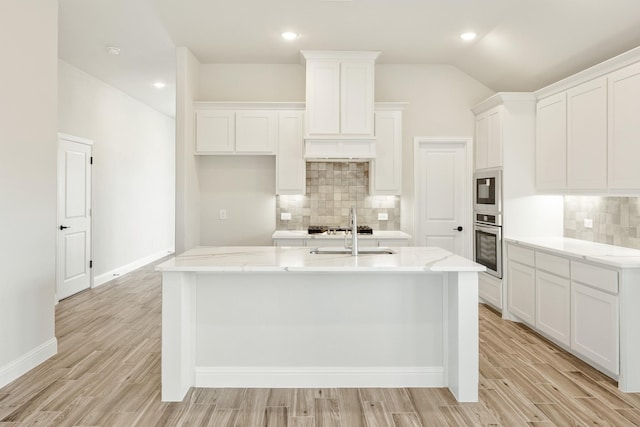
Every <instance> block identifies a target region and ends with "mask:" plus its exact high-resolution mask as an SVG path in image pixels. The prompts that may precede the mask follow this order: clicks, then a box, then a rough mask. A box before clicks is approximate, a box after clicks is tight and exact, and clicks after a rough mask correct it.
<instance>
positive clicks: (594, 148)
mask: <svg viewBox="0 0 640 427" xmlns="http://www.w3.org/2000/svg"><path fill="white" fill-rule="evenodd" d="M567 112H568V116H567V119H568V120H567V187H569V188H571V189H598V188H606V187H607V79H606V77H602V78H599V79H595V80H592V81H589V82H587V83H584V84H581V85H580V86H577V87H575V88H573V89H570V90H569V91H567Z"/></svg>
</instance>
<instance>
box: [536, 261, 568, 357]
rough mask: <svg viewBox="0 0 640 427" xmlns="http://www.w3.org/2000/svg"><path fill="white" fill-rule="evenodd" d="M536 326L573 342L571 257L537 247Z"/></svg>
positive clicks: (560, 341)
mask: <svg viewBox="0 0 640 427" xmlns="http://www.w3.org/2000/svg"><path fill="white" fill-rule="evenodd" d="M536 329H538V330H539V331H541V332H543V333H545V334H546V335H548V336H549V337H551V338H553V339H555V340H556V341H557V342H559V343H561V344H563V345H565V346H566V347H569V345H570V344H571V282H570V280H569V260H568V259H566V258H562V257H558V256H555V255H549V254H546V253H544V252H537V251H536Z"/></svg>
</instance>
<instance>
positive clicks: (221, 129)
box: [195, 109, 277, 154]
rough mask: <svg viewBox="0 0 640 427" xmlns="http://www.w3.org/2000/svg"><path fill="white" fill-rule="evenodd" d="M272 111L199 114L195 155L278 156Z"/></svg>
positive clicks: (231, 111)
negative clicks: (276, 154)
mask: <svg viewBox="0 0 640 427" xmlns="http://www.w3.org/2000/svg"><path fill="white" fill-rule="evenodd" d="M276 125H277V123H276V112H275V111H273V110H238V111H236V110H226V109H219V110H218V109H212V110H196V143H195V150H196V154H275V146H276V144H275V142H276Z"/></svg>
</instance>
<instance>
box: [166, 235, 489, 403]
mask: <svg viewBox="0 0 640 427" xmlns="http://www.w3.org/2000/svg"><path fill="white" fill-rule="evenodd" d="M391 249H392V250H393V251H394V252H395V253H393V254H361V255H359V256H357V257H354V256H351V255H345V254H312V253H311V251H310V250H309V248H292V247H199V248H194V249H192V250H189V251H187V252H185V253H183V254H181V255H179V256H177V257H175V258H173V259H171V260H169V261H167V262H165V263H163V264H160V265H159V266H158V267H157V270H158V271H161V272H162V400H163V401H181V400H182V399H183V398H184V396H185V394H186V393H187V391H188V390H189V388H190V387H193V386H195V387H252V388H260V387H269V388H277V387H296V388H316V387H448V388H449V389H450V390H451V392H452V393H453V394H454V396H455V397H456V399H458V400H459V401H464V402H473V401H477V399H478V272H479V271H483V270H484V267H483V266H481V265H479V264H476V263H474V262H472V261H470V260H467V259H465V258H462V257H459V256H457V255H454V254H452V253H450V252H447V251H445V250H443V249H440V248H419V247H397V248H391Z"/></svg>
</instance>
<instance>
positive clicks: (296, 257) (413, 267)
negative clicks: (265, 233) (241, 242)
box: [156, 246, 485, 273]
mask: <svg viewBox="0 0 640 427" xmlns="http://www.w3.org/2000/svg"><path fill="white" fill-rule="evenodd" d="M325 249H326V248H325ZM391 249H392V250H393V251H395V252H396V253H395V254H361V255H358V256H357V257H354V256H351V255H350V254H344V255H343V254H338V255H336V254H311V253H310V250H309V248H298V247H278V246H243V247H197V248H194V249H191V250H188V251H186V252H184V253H183V254H180V255H178V256H176V257H174V258H172V259H170V260H168V261H166V262H164V263H162V264H160V265H158V266H157V267H156V270H157V271H161V272H168V271H179V272H185V271H192V272H264V273H267V272H273V273H275V272H286V271H289V272H303V273H304V272H309V273H318V272H323V273H331V272H455V271H466V272H473V271H477V272H479V271H485V267H484V266H482V265H480V264H476V263H475V262H473V261H471V260H468V259H466V258H463V257H461V256H458V255H454V254H452V253H451V252H448V251H445V250H444V249H440V248H426V247H393V248H391Z"/></svg>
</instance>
